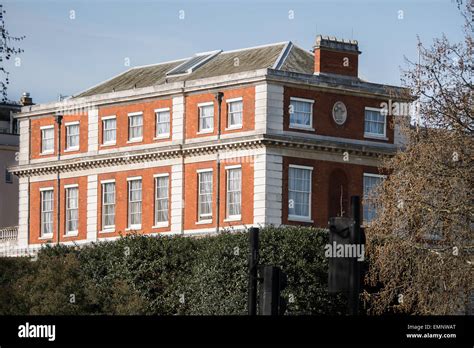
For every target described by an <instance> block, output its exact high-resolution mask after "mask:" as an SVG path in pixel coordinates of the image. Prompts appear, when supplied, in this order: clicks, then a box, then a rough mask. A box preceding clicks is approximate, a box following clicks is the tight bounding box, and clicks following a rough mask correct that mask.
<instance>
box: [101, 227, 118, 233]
mask: <svg viewBox="0 0 474 348" xmlns="http://www.w3.org/2000/svg"><path fill="white" fill-rule="evenodd" d="M114 232H115V226H114V227H109V228H104V229H103V230H102V231H99V233H114Z"/></svg>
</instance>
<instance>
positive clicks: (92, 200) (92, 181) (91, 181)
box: [87, 174, 102, 242]
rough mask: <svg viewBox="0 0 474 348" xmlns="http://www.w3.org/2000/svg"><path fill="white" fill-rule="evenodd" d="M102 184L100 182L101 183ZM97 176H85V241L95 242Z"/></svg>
mask: <svg viewBox="0 0 474 348" xmlns="http://www.w3.org/2000/svg"><path fill="white" fill-rule="evenodd" d="M101 184H102V182H101ZM97 194H98V175H97V174H94V175H88V176H87V241H89V242H94V241H97V230H98V216H97V210H98V209H97V207H98V197H97Z"/></svg>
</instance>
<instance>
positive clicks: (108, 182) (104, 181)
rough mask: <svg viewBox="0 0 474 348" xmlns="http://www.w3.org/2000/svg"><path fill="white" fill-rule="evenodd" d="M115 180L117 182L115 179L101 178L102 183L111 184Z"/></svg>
mask: <svg viewBox="0 0 474 348" xmlns="http://www.w3.org/2000/svg"><path fill="white" fill-rule="evenodd" d="M114 182H115V179H107V180H101V181H100V184H111V183H114Z"/></svg>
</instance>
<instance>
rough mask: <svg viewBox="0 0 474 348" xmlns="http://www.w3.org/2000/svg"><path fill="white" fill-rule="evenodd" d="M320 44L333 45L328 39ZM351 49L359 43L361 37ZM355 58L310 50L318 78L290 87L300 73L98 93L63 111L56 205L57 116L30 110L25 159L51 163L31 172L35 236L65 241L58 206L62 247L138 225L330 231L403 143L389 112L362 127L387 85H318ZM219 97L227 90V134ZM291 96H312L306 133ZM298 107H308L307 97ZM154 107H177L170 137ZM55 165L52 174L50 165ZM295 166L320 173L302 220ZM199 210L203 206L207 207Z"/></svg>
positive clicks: (144, 230) (142, 229) (151, 230)
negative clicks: (48, 129)
mask: <svg viewBox="0 0 474 348" xmlns="http://www.w3.org/2000/svg"><path fill="white" fill-rule="evenodd" d="M319 43H320V44H321V45H322V44H327V40H326V41H324V40H322V41H321V40H320V42H319ZM338 44H340V43H338ZM347 45H349V46H350V45H354V47H355V46H356V45H357V44H356V43H350V44H349V43H347ZM349 46H348V47H349ZM350 47H352V46H350ZM350 47H349V48H350ZM308 54H309V53H308ZM358 54H359V52H358V50H354V52H336V51H334V50H331V49H326V48H318V49H316V50H315V56H314V64H315V66H314V72H315V73H316V75H309V74H305V75H304V76H302V77H300V80H299V81H296V82H295V81H294V80H292V82H286V80H284V79H288V80H290V79H291V78H293V77H292V76H290V75H288V76H286V75H284V73H286V72H282V73H281V74H280V75H278V76H276V77H275V79H273V80H267V78H266V77H265V79H264V80H259V81H257V80H254V79H253V78H254V76H253V75H252V76H250V79H249V81H248V82H242V81H241V80H240V77H238V79H236V82H233V83H229V82H227V81H226V82H225V83H222V85H221V86H220V87H219V86H217V84H216V82H215V79H213V80H212V81H210V82H209V84H206V85H204V86H209V87H202V88H199V87H198V86H192V87H191V88H190V90H187V91H185V90H184V89H185V87H182V88H181V89H178V88H175V87H173V86H174V85H173V83H170V84H171V85H173V86H172V88H173V89H172V90H171V91H170V92H167V93H163V94H159V93H158V92H157V93H156V94H155V96H154V97H152V96H151V94H147V95H146V96H143V99H141V100H138V101H137V100H135V99H134V98H136V96H133V98H130V99H120V98H119V94H120V93H119V94H117V99H115V98H114V99H113V100H111V101H106V100H102V99H99V101H98V102H97V105H96V107H95V109H94V110H93V111H89V113H88V114H83V115H67V114H66V115H65V116H64V118H63V121H62V129H61V133H62V134H61V139H60V141H61V149H62V150H61V155H62V160H63V161H59V163H60V164H63V163H64V170H61V173H60V175H61V181H60V191H59V192H60V205H59V206H58V199H57V194H58V187H57V186H58V183H57V180H55V176H56V175H57V171H55V170H56V169H55V168H56V167H54V166H53V165H56V164H57V162H58V161H57V160H56V155H57V154H56V152H57V141H58V139H57V134H58V132H57V124H56V121H55V117H54V116H53V115H51V114H50V115H46V116H41V115H39V116H35V117H31V119H30V120H31V124H30V138H29V140H30V142H29V149H28V150H29V151H28V156H27V157H28V158H29V160H30V161H29V163H28V165H32V166H44V167H45V168H41V169H40V170H37V169H36V167H35V168H33V169H31V170H32V171H33V174H32V175H31V176H30V177H31V178H32V179H31V181H27V183H26V184H27V185H28V197H29V198H28V209H27V210H28V211H27V214H26V215H28V219H29V220H28V233H29V234H28V243H29V244H38V243H46V242H51V241H52V242H57V239H58V233H57V231H58V222H57V215H56V214H57V211H58V208H59V211H60V221H59V229H60V233H59V238H60V241H61V242H86V241H94V240H101V239H104V238H115V237H118V236H120V235H125V234H128V233H132V232H137V233H141V234H155V233H156V234H161V233H166V234H168V233H169V234H179V233H209V232H214V231H219V230H222V229H225V228H235V229H241V228H245V227H249V226H253V225H267V224H277V225H278V224H284V225H285V224H289V225H293V224H303V225H312V226H319V227H326V226H327V221H328V218H329V217H330V216H336V215H340V214H341V210H342V211H343V212H344V213H345V215H346V216H347V215H348V214H349V210H350V208H349V205H350V204H349V203H350V202H349V200H350V197H351V196H353V195H358V196H363V185H364V184H363V183H364V173H372V174H378V172H379V170H378V168H377V165H378V164H379V163H380V156H381V155H385V154H386V153H390V151H392V150H393V151H395V150H394V149H395V146H394V143H395V140H396V139H395V132H394V129H393V127H392V121H393V120H392V116H390V115H388V116H386V118H385V131H384V133H385V136H379V137H378V138H374V137H368V136H367V134H365V113H366V108H377V109H380V108H381V103H382V102H387V101H388V100H384V99H383V97H381V96H380V95H381V94H380V93H378V92H377V93H376V92H374V90H375V88H379V87H374V86H368V87H366V90H365V91H359V92H357V91H354V90H352V89H348V88H344V86H343V85H338V86H336V87H333V88H325V85H324V84H320V83H319V82H320V79H324V78H326V79H327V78H328V77H327V76H326V77H325V76H322V75H324V74H321V75H318V73H329V74H336V75H346V77H344V79H346V80H347V79H348V77H347V76H352V77H356V76H357V69H358ZM346 58H348V65H347V64H346V63H347V62H346V61H345V59H346ZM295 74H297V73H295ZM332 78H333V77H331V79H332ZM310 80H311V81H314V84H313V85H311V84H308V81H310ZM361 83H362V82H361ZM183 86H184V85H183ZM153 88H154V87H153ZM160 88H161V87H160ZM371 88H374V89H373V90H372V89H371ZM147 93H148V92H147ZM149 93H154V92H153V91H151V92H150V91H149ZM218 93H221V94H220V95H221V96H222V103H221V114H220V116H221V118H220V129H219V119H218V105H219V104H218V100H217V99H216V95H218ZM120 95H121V94H120ZM104 98H105V97H104ZM292 98H299V100H300V102H301V101H304V100H309V101H311V103H312V115H311V117H312V119H311V122H310V123H311V124H310V125H309V126H308V125H306V120H307V115H308V112H307V109H303V110H302V111H300V115H303V116H302V117H304V120H305V122H304V123H305V124H304V125H303V127H305V126H306V127H307V129H301V127H299V128H295V127H294V125H290V112H291V111H290V103H291V99H292ZM230 100H234V101H236V100H238V101H240V100H241V102H242V115H241V118H242V126H241V127H240V126H239V127H232V129H229V127H228V126H229V112H228V105H229V102H230ZM336 102H342V103H344V105H345V106H346V109H347V118H346V120H345V122H344V123H343V124H342V125H338V124H337V123H336V122H335V121H334V119H333V107H334V105H335V103H336ZM202 103H207V105H212V107H213V109H214V115H213V128H212V129H210V130H209V131H206V132H202V131H200V129H199V117H200V115H199V105H200V104H202ZM237 105H238V104H237ZM299 105H302V106H303V107H304V108H306V107H307V105H308V104H303V103H300V104H299ZM157 109H160V110H163V109H169V113H170V124H169V129H170V132H169V137H157V121H156V114H155V111H156V110H157ZM237 112H238V111H237ZM134 113H141V114H142V116H143V125H142V135H143V136H142V139H139V140H138V141H130V139H129V131H130V130H129V115H130V114H134ZM368 115H371V114H370V113H368ZM110 117H115V119H116V137H115V138H116V140H115V142H114V143H112V144H104V139H103V138H104V134H103V133H104V129H103V124H104V118H110ZM374 117H375V120H376V121H373V120H372V122H378V123H376V124H375V126H376V127H379V126H380V124H381V123H382V121H380V118H379V117H376V116H374ZM69 122H79V124H80V135H79V137H80V143H79V149H78V150H75V151H73V152H72V151H66V150H65V145H66V130H65V127H66V126H65V124H67V123H69ZM256 125H258V127H256ZM44 126H53V127H54V134H55V137H54V151H52V153H51V154H41V127H44ZM371 126H373V124H371ZM374 132H376V134H375V135H377V134H381V132H380V131H379V128H375V131H374ZM144 145H146V146H144ZM108 150H111V151H108ZM346 152H347V154H350V156H351V159H350V160H348V161H347V162H344V160H343V159H342V157H343V155H344V154H345V153H346ZM67 155H71V156H69V157H68V156H67ZM79 155H80V156H79ZM82 157H83V158H82ZM227 158H232V159H231V160H228V159H227ZM39 159H44V160H42V161H39ZM48 159H49V161H50V162H48ZM89 159H90V161H89ZM50 165H51V168H52V169H51V168H48V166H50ZM292 165H295V166H304V167H310V168H311V169H312V174H311V175H312V176H311V191H310V193H305V194H306V195H307V196H308V195H309V196H310V202H311V204H310V205H309V209H310V216H309V217H308V219H306V220H304V219H303V221H302V220H301V219H298V217H300V215H298V216H293V217H290V216H289V178H288V177H289V168H290V166H292ZM229 167H231V168H234V169H236V167H238V168H240V170H241V177H240V191H239V190H238V189H237V191H238V194H239V195H240V202H241V203H240V215H239V214H237V213H236V214H233V215H232V218H229V214H228V211H227V210H228V203H229V202H228V200H229V198H228V197H229V195H230V197H234V199H235V197H238V196H233V195H232V194H229V195H228V192H227V191H228V175H229V172H228V170H229ZM206 169H209V170H212V205H211V208H210V209H211V212H210V213H207V212H206V214H201V218H202V217H203V216H204V217H205V219H200V217H199V179H198V178H199V173H200V171H202V170H206ZM292 173H293V171H292ZM163 175H165V176H166V175H167V177H168V195H167V197H166V198H167V207H168V208H167V209H168V210H167V214H168V216H167V218H168V219H167V220H168V221H167V222H165V221H160V223H159V224H158V225H156V223H155V221H156V220H155V218H156V216H155V215H156V204H157V203H156V176H161V177H163ZM63 177H65V178H63ZM131 178H135V179H136V178H140V179H141V201H140V203H141V224H138V223H137V224H134V225H133V226H131V223H130V221H129V220H130V216H129V209H130V202H129V185H130V179H131ZM28 180H30V179H28ZM105 182H108V183H110V182H114V184H115V200H114V204H115V207H114V208H115V218H114V222H115V224H114V226H107V228H106V226H103V192H102V191H103V184H104V183H105ZM74 184H76V185H78V190H79V201H78V203H79V209H78V210H79V219H78V221H79V222H78V231H77V235H74V236H71V235H69V236H67V235H65V225H66V218H65V204H66V196H65V192H66V189H65V186H67V185H74ZM234 184H235V183H234ZM46 187H52V188H53V189H54V194H53V198H54V214H53V233H52V236H48V238H49V239H45V238H42V237H41V189H44V188H46ZM293 195H296V193H293ZM307 196H305V197H307ZM161 198H162V199H163V197H161ZM206 199H207V196H206ZM160 202H161V201H160ZM134 206H135V205H134ZM233 206H234V205H233ZM202 209H204V210H206V211H207V206H206V205H204V208H202ZM160 216H162V215H160ZM295 217H296V219H295ZM25 234H26V232H25Z"/></svg>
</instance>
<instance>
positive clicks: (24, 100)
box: [20, 92, 34, 106]
mask: <svg viewBox="0 0 474 348" xmlns="http://www.w3.org/2000/svg"><path fill="white" fill-rule="evenodd" d="M20 104H21V105H23V106H27V105H34V103H33V98H31V97H30V93H29V92H23V94H22V96H21V98H20Z"/></svg>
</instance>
